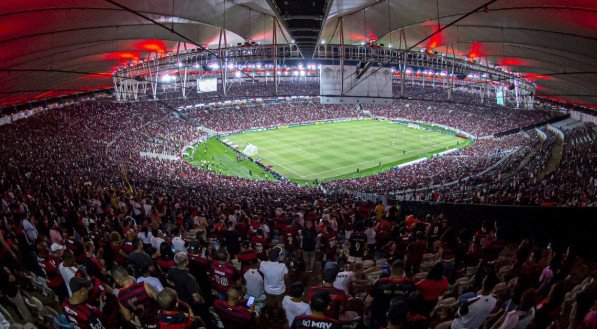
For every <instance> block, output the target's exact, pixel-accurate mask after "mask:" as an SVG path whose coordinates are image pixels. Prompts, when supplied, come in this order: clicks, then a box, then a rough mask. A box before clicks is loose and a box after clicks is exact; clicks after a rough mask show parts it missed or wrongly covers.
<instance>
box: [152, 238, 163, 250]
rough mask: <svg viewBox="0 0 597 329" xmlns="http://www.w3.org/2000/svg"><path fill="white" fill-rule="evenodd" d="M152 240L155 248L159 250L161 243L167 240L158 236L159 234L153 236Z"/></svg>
mask: <svg viewBox="0 0 597 329" xmlns="http://www.w3.org/2000/svg"><path fill="white" fill-rule="evenodd" d="M150 241H151V246H152V247H154V248H155V250H157V251H159V250H160V245H161V244H162V242H165V241H164V239H162V238H158V237H157V236H152V237H151V238H150Z"/></svg>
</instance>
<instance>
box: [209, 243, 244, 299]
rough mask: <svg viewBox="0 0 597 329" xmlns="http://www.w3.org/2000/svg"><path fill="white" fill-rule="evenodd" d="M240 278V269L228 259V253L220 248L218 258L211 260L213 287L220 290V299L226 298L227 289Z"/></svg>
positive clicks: (217, 253)
mask: <svg viewBox="0 0 597 329" xmlns="http://www.w3.org/2000/svg"><path fill="white" fill-rule="evenodd" d="M238 279H239V275H238V271H237V270H236V268H235V267H234V265H233V264H232V263H231V262H230V261H228V253H227V252H226V251H225V250H223V249H220V250H218V251H217V252H216V260H214V261H212V262H211V281H212V287H213V288H214V289H215V290H216V291H217V292H218V298H219V299H226V291H228V288H230V286H232V285H234V284H235V283H236V281H237V280H238Z"/></svg>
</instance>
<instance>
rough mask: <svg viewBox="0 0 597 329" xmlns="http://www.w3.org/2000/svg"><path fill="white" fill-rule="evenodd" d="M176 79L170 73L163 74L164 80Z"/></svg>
mask: <svg viewBox="0 0 597 329" xmlns="http://www.w3.org/2000/svg"><path fill="white" fill-rule="evenodd" d="M173 79H174V77H173V76H171V75H170V74H164V75H163V76H162V82H170V81H172V80H173Z"/></svg>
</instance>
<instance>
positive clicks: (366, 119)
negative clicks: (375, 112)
mask: <svg viewBox="0 0 597 329" xmlns="http://www.w3.org/2000/svg"><path fill="white" fill-rule="evenodd" d="M363 120H365V121H369V120H373V118H365V119H363Z"/></svg>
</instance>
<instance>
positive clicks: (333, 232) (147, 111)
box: [0, 102, 597, 329]
mask: <svg viewBox="0 0 597 329" xmlns="http://www.w3.org/2000/svg"><path fill="white" fill-rule="evenodd" d="M395 109H397V105H393V106H392V107H391V108H390V109H382V108H380V107H372V108H371V112H377V113H378V114H377V115H383V116H386V115H384V113H390V114H391V116H400V115H399V113H401V112H400V110H395ZM408 111H410V110H408ZM408 111H406V112H405V113H407V112H408ZM428 111H429V110H428V109H423V108H421V109H420V113H419V117H418V118H420V119H419V120H424V118H425V115H426V113H427V112H428ZM459 111H460V110H457V109H454V110H453V112H454V113H459ZM463 111H464V110H463ZM505 111H509V110H505ZM525 113H526V112H525ZM529 113H530V112H529ZM194 115H195V116H194V117H191V118H187V117H185V116H184V114H183V115H182V116H181V114H174V113H172V112H171V111H170V110H169V109H167V108H164V107H161V106H160V104H159V103H149V102H142V103H134V104H115V103H110V102H88V103H83V104H79V105H74V106H67V107H64V108H61V109H55V110H52V111H47V112H44V113H41V114H38V115H35V116H32V117H30V118H27V119H24V120H19V121H17V122H15V123H13V124H9V125H5V126H2V127H0V136H1V137H2V141H3V142H2V143H0V154H2V157H0V168H2V169H1V171H0V206H1V208H0V212H1V215H2V220H1V221H0V263H1V265H2V269H3V270H2V271H0V286H1V287H2V290H1V291H0V305H2V308H1V309H0V311H2V312H1V313H0V314H2V317H3V318H2V319H0V325H1V326H4V327H8V326H10V325H12V326H17V327H18V323H21V324H24V323H31V324H33V325H30V326H29V328H32V327H34V326H37V327H39V328H45V327H50V326H54V327H56V328H94V329H100V328H120V327H122V328H130V327H131V326H139V327H142V328H194V327H205V328H217V327H223V328H251V327H264V326H279V327H282V328H285V327H287V326H288V327H291V328H313V327H317V326H319V327H321V328H324V327H325V328H339V327H340V326H341V325H354V326H369V327H370V328H380V327H387V328H398V327H400V328H428V327H430V326H435V325H436V324H437V325H444V326H446V323H451V326H452V328H471V329H473V328H478V327H479V326H480V325H481V324H483V323H486V324H487V325H491V326H496V328H499V327H502V328H514V327H516V328H526V327H527V325H529V324H532V325H534V326H535V327H536V328H545V327H547V326H548V325H552V326H553V324H552V322H553V321H556V322H557V323H558V324H559V325H560V327H565V328H567V327H570V328H594V327H595V318H596V314H595V312H596V311H595V310H594V305H593V304H592V302H593V301H594V300H595V297H596V294H597V290H596V289H595V283H594V280H593V276H592V275H593V274H594V273H593V272H592V268H589V267H588V265H590V263H587V262H585V261H584V260H581V259H578V258H577V257H575V256H574V253H573V252H571V251H566V250H564V249H562V247H563V246H557V247H556V246H554V248H552V249H550V250H543V249H541V248H539V247H538V246H537V245H533V244H532V243H531V242H529V241H523V243H522V244H521V246H520V247H519V248H518V250H516V251H514V250H515V247H513V246H511V245H508V244H507V243H506V241H503V240H502V239H501V235H500V231H499V230H500V227H499V225H495V226H494V225H493V224H489V223H486V224H485V225H483V227H482V228H479V231H475V230H473V231H466V230H465V231H462V232H455V231H454V229H453V228H451V227H449V226H448V225H447V219H446V218H444V217H443V216H428V217H425V218H424V219H423V218H422V219H417V217H416V216H414V215H409V216H403V215H401V214H400V213H399V212H398V211H397V208H396V207H395V206H394V205H392V204H390V205H386V206H384V205H382V204H381V203H372V202H367V201H361V200H357V199H354V198H353V197H352V196H351V195H350V194H348V193H345V192H344V190H342V189H335V188H331V189H330V190H335V191H336V192H334V193H332V194H324V193H323V192H322V190H321V189H319V188H317V187H309V186H303V187H301V186H298V185H296V184H293V183H290V182H267V181H252V180H247V179H241V178H235V177H224V176H219V175H217V174H214V173H211V172H207V171H203V170H201V169H199V168H196V167H193V166H192V165H190V164H188V163H185V162H182V161H179V160H178V161H165V160H159V159H152V158H149V159H143V158H141V156H140V154H139V153H140V152H143V151H149V152H156V153H174V152H177V150H180V149H181V148H182V147H183V146H184V145H187V144H188V143H190V142H192V141H193V140H196V139H197V138H201V137H202V136H203V134H202V133H201V132H199V130H198V129H197V126H196V125H195V124H194V123H191V122H192V120H191V119H197V120H198V121H199V122H201V124H204V125H206V126H207V127H208V128H213V129H215V130H217V131H234V130H239V129H246V128H250V127H255V126H264V125H273V124H289V123H295V122H303V121H314V120H324V119H330V118H347V117H358V116H361V115H363V112H362V111H361V110H359V109H358V108H357V107H356V106H354V105H351V106H336V105H327V106H323V105H316V104H313V103H303V104H301V105H300V106H283V105H259V106H255V107H247V108H243V107H241V108H238V109H236V108H229V109H216V110H208V111H198V112H195V114H194ZM488 115H489V116H493V114H488ZM474 117H476V114H475V115H470V116H469V119H468V120H467V121H466V122H467V123H463V124H462V125H455V126H456V127H457V128H463V129H464V128H465V127H467V125H471V127H472V124H471V123H469V122H470V121H475V122H477V124H481V125H482V124H485V123H487V122H490V121H491V120H485V121H483V120H481V121H476V120H477V119H473V118H474ZM505 117H506V118H507V117H508V115H505ZM531 117H532V118H531ZM548 117H549V115H546V114H545V115H544V114H538V115H536V116H533V115H530V117H529V118H526V119H525V118H522V119H520V121H519V125H518V126H516V125H514V124H513V123H508V122H510V121H508V120H509V119H505V122H506V123H504V124H505V125H506V126H505V128H510V127H511V126H512V127H520V126H523V125H526V124H527V123H532V122H535V121H533V120H538V121H541V120H545V119H547V118H548ZM463 120H464V119H463ZM525 120H526V121H525ZM434 121H435V120H434ZM440 123H441V122H440ZM492 129H493V128H492ZM495 129H497V128H495ZM465 130H466V129H465ZM477 131H483V130H482V128H477ZM490 131H492V132H495V131H497V130H490ZM546 133H548V139H547V140H546V141H545V142H544V144H545V145H546V146H545V149H548V148H549V147H551V145H552V144H551V143H552V140H553V139H552V137H551V134H550V133H549V132H548V131H546ZM595 135H596V134H595V130H594V127H592V126H588V127H582V128H577V129H575V130H572V131H569V132H567V133H566V141H568V142H567V144H566V147H565V148H564V154H563V157H562V160H561V164H560V166H559V167H558V169H557V170H556V171H554V172H553V173H550V174H548V175H547V176H546V177H545V178H544V180H546V181H547V182H549V184H540V183H538V182H537V183H534V184H535V185H534V186H533V187H534V188H539V187H538V186H541V187H540V188H543V189H547V190H546V191H549V193H550V195H557V197H558V199H556V198H555V197H554V198H553V199H552V200H553V202H554V203H565V204H578V202H579V201H578V200H580V202H583V203H582V204H583V205H589V204H590V202H592V201H590V200H595V187H596V182H595V178H594V177H593V176H594V162H595V159H594V157H595V154H597V153H595V152H594V151H596V150H594V147H595V145H594V144H595V143H592V141H593V140H594V139H595ZM534 141H535V139H533V138H526V137H524V136H523V135H522V134H514V135H509V136H505V137H501V138H494V139H483V140H479V141H477V142H476V143H475V144H473V146H472V147H470V148H466V149H462V150H460V151H457V152H455V153H451V154H449V155H447V156H444V157H436V158H433V159H431V160H430V161H425V162H422V163H420V164H417V165H414V166H409V167H404V168H400V169H398V170H395V171H392V172H390V173H386V174H382V175H379V176H374V177H373V178H371V177H370V178H364V179H362V180H358V181H346V182H342V183H337V184H343V187H344V188H350V187H351V186H353V187H354V188H357V187H360V188H363V189H368V188H371V190H372V191H389V190H390V189H391V188H396V187H397V186H398V187H400V186H402V187H405V188H406V187H411V188H420V187H422V186H425V185H432V184H436V183H444V182H449V181H453V180H459V179H462V177H467V176H469V175H471V174H473V173H478V172H481V171H483V170H484V169H486V168H487V167H488V166H490V165H491V164H493V163H495V162H496V161H498V160H499V159H501V158H503V157H504V156H505V155H507V154H509V152H511V151H512V150H513V149H515V148H525V147H526V148H529V147H531V146H530V145H531V143H533V142H534ZM541 149H543V146H542V147H541V148H540V150H541ZM587 150H591V151H592V152H587ZM541 159H543V158H541ZM543 165H544V163H542V162H541V161H539V160H537V161H534V160H533V161H532V166H533V168H535V167H537V168H539V167H542V166H543ZM384 175H387V176H384ZM382 177H385V178H386V179H385V182H384V183H383V184H382V183H380V182H379V181H376V180H380V178H382ZM525 184H527V183H525ZM528 184H532V183H528ZM579 190H580V191H582V193H579V192H578V191H579ZM574 202H577V203H574ZM477 291H478V293H477ZM251 297H253V298H251ZM522 314H525V316H521V315H522ZM568 314H570V315H569V316H568ZM521 319H525V320H524V321H523V322H521ZM516 321H518V322H519V323H518V324H516ZM11 322H12V324H7V323H11ZM513 322H514V324H513ZM523 324H524V325H523ZM583 326H584V327H583Z"/></svg>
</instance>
